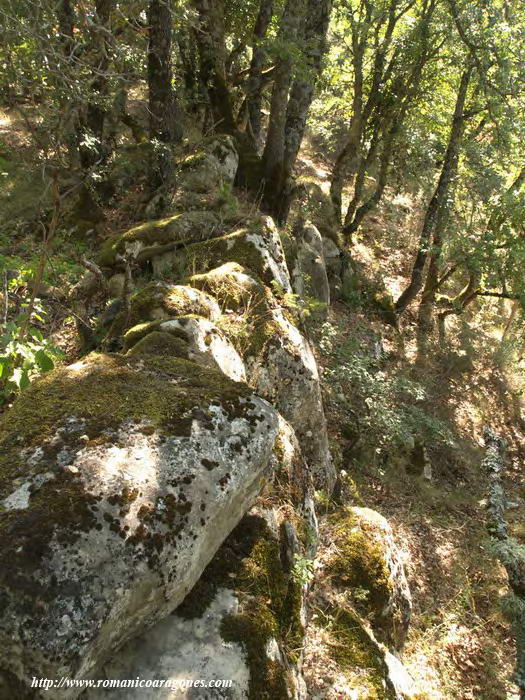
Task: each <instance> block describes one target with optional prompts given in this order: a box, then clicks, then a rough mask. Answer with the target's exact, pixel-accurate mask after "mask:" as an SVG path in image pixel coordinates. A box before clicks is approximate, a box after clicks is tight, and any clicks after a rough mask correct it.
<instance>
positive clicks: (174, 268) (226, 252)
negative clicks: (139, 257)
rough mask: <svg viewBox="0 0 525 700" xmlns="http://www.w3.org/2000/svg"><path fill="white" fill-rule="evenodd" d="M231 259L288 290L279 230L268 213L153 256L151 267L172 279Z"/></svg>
mask: <svg viewBox="0 0 525 700" xmlns="http://www.w3.org/2000/svg"><path fill="white" fill-rule="evenodd" d="M231 262H234V263H238V264H239V265H242V266H243V267H245V268H247V269H248V270H249V271H250V274H252V275H255V276H256V277H259V278H260V279H261V280H262V281H263V282H264V283H265V284H267V285H276V286H277V287H278V288H279V289H281V290H283V291H285V292H290V291H291V285H290V275H289V272H288V268H287V267H286V261H285V259H284V252H283V249H282V245H281V241H280V237H279V233H278V231H277V228H276V226H275V224H274V222H273V220H272V219H271V218H270V217H269V216H262V217H259V218H256V219H254V220H253V221H251V222H250V223H249V225H248V226H247V227H245V228H241V229H238V230H236V231H233V232H232V233H229V234H227V235H225V236H221V237H219V238H217V237H216V238H212V239H210V240H206V241H202V242H200V243H194V244H192V245H188V246H185V247H184V249H182V250H177V251H176V252H171V251H168V252H166V253H164V254H162V255H159V256H156V257H155V258H154V259H153V270H154V272H155V274H156V275H157V276H159V277H162V276H164V275H167V274H169V275H173V276H174V277H175V278H176V279H184V278H185V277H187V276H190V275H195V274H202V273H204V272H208V271H209V270H210V269H213V268H214V267H216V266H217V265H222V264H224V263H231Z"/></svg>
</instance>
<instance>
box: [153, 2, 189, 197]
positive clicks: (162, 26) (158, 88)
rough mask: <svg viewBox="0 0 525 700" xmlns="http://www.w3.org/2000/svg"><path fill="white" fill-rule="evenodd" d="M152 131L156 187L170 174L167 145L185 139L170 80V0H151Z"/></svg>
mask: <svg viewBox="0 0 525 700" xmlns="http://www.w3.org/2000/svg"><path fill="white" fill-rule="evenodd" d="M148 27H149V43H148V90H149V102H148V106H149V132H150V139H151V140H152V141H154V142H156V144H157V146H156V149H155V156H154V158H153V164H152V173H151V178H152V181H151V184H152V185H153V187H154V188H157V187H159V186H161V185H162V184H164V183H165V182H167V181H168V180H169V178H170V177H171V154H170V153H169V150H168V148H167V146H168V144H170V143H176V142H178V141H180V139H181V138H182V125H181V122H180V112H179V109H178V106H177V104H176V101H175V95H174V92H173V88H172V84H171V80H172V68H171V39H172V17H171V0H151V2H150V3H149V6H148Z"/></svg>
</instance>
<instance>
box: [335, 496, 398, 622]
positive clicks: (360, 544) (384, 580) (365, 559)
mask: <svg viewBox="0 0 525 700" xmlns="http://www.w3.org/2000/svg"><path fill="white" fill-rule="evenodd" d="M330 534H331V538H332V541H333V543H334V545H335V547H334V548H335V554H334V555H333V556H332V557H331V559H330V561H329V563H328V566H327V571H328V573H329V574H330V575H331V576H332V579H333V580H334V581H335V583H337V584H338V585H339V586H344V587H346V588H350V589H354V591H355V593H356V594H357V595H355V596H354V597H355V602H356V606H358V608H359V610H360V612H362V613H363V614H365V615H367V617H369V618H370V619H371V620H372V621H373V622H376V621H378V620H379V619H380V617H381V613H382V611H383V610H384V608H385V606H386V605H387V603H388V601H389V598H390V594H391V589H390V583H389V572H388V569H387V566H386V562H385V556H384V552H383V551H382V549H381V547H380V545H379V544H378V543H377V542H376V541H375V540H374V539H373V538H372V537H371V536H370V535H369V534H368V533H366V532H364V531H363V530H362V529H361V528H360V527H359V523H358V521H357V519H356V517H355V515H354V514H353V513H352V512H351V511H349V510H344V511H343V514H340V513H339V514H337V515H336V516H334V517H333V518H332V529H331V533H330Z"/></svg>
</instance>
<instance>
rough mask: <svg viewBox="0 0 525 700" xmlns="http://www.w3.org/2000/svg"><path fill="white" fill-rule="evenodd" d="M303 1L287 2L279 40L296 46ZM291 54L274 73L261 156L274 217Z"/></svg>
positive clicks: (280, 185)
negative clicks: (268, 116)
mask: <svg viewBox="0 0 525 700" xmlns="http://www.w3.org/2000/svg"><path fill="white" fill-rule="evenodd" d="M303 6H304V4H303V0H287V2H286V5H285V7H284V11H283V16H282V19H281V23H280V27H279V39H280V40H281V41H282V42H283V43H285V44H287V45H288V44H290V46H293V44H294V43H295V41H296V39H297V36H298V34H299V31H300V26H301V20H302V18H303ZM291 53H292V52H287V55H285V56H284V57H283V58H280V59H279V60H278V62H277V65H276V66H275V69H274V81H273V89H272V98H271V106H270V120H269V123H268V133H267V135H266V143H265V146H264V151H263V155H262V167H263V177H264V179H265V192H264V200H265V202H264V203H265V206H266V208H267V209H268V210H269V211H270V213H273V212H274V210H275V209H276V207H277V204H278V203H277V201H276V200H277V198H278V196H279V193H280V192H281V191H282V189H283V181H282V166H283V160H284V146H285V126H286V106H287V103H288V92H289V90H290V85H291V82H292V70H293V59H292V57H291V55H290V54H291Z"/></svg>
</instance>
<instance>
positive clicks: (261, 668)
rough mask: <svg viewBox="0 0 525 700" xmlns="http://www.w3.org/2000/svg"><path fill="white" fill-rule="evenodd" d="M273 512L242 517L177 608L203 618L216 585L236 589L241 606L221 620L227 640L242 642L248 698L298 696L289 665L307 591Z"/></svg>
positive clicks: (295, 654) (297, 642) (300, 633)
mask: <svg viewBox="0 0 525 700" xmlns="http://www.w3.org/2000/svg"><path fill="white" fill-rule="evenodd" d="M282 547H283V542H282V538H281V535H280V528H279V525H278V522H277V520H276V518H275V514H274V513H272V512H270V511H264V510H259V509H255V510H253V511H252V512H251V513H249V514H248V515H246V516H245V517H244V519H243V520H242V521H241V523H240V524H239V526H238V527H237V528H236V529H235V530H234V531H233V532H232V534H231V535H230V537H229V538H228V539H227V540H226V541H225V543H224V545H223V546H222V547H221V549H220V550H219V552H218V553H217V555H216V556H215V557H214V559H213V560H212V561H211V563H210V564H209V566H208V568H207V569H206V571H205V572H204V574H203V576H202V577H201V579H200V581H199V582H198V584H197V585H196V587H195V588H194V589H193V591H192V592H191V593H190V594H189V596H188V597H187V598H186V600H185V601H184V603H183V604H182V605H181V606H180V607H179V608H178V610H177V614H178V615H180V616H182V617H187V618H195V617H201V616H202V615H203V614H204V612H205V611H206V609H207V607H208V605H209V602H210V601H211V600H213V598H214V596H215V595H216V592H217V590H220V589H221V588H230V589H232V590H233V591H234V592H235V595H236V597H237V599H238V601H239V608H238V610H237V612H236V613H235V614H230V615H227V616H225V617H224V618H223V620H222V624H221V631H222V637H223V639H224V640H225V641H226V642H233V643H236V644H240V645H241V647H242V648H243V650H244V654H245V656H246V662H247V665H248V668H249V671H250V681H249V690H248V694H247V698H249V700H259V699H261V700H265V699H267V700H274V698H275V699H276V700H285V699H286V700H288V699H289V698H293V697H295V692H296V690H295V687H294V682H293V677H292V675H291V673H290V672H289V670H288V668H289V667H291V666H293V665H294V664H296V663H297V661H298V658H299V655H300V649H301V643H302V639H303V635H304V618H303V592H302V587H301V583H300V582H298V581H297V579H296V577H295V576H294V575H293V571H292V570H291V569H290V568H288V567H287V566H286V565H285V564H284V563H283V558H282Z"/></svg>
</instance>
